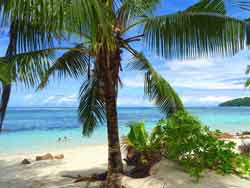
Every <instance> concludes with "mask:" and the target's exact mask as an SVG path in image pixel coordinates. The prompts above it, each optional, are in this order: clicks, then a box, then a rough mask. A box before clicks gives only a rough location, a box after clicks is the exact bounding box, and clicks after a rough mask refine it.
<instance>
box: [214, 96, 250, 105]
mask: <svg viewBox="0 0 250 188" xmlns="http://www.w3.org/2000/svg"><path fill="white" fill-rule="evenodd" d="M219 106H250V97H244V98H238V99H233V100H229V101H226V102H223V103H221V104H219Z"/></svg>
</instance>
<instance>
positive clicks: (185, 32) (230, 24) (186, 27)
mask: <svg viewBox="0 0 250 188" xmlns="http://www.w3.org/2000/svg"><path fill="white" fill-rule="evenodd" d="M204 23H205V24H204ZM246 27H248V25H246V24H244V22H240V21H238V20H235V19H233V18H230V17H225V16H222V15H219V14H215V13H206V12H204V13H203V12H200V13H177V14H172V15H166V16H157V17H152V18H148V20H147V21H146V24H145V28H144V35H145V43H146V45H147V46H148V49H149V50H150V51H152V52H155V53H156V54H157V55H160V56H163V57H165V58H168V59H175V58H178V59H185V58H196V57H207V56H211V55H223V56H225V55H233V54H235V53H236V52H238V51H239V50H240V49H243V48H244V47H245V40H244V39H245V37H246V35H245V34H246V32H245V29H246Z"/></svg>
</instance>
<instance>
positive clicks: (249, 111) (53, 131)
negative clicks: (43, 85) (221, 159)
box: [0, 107, 250, 155]
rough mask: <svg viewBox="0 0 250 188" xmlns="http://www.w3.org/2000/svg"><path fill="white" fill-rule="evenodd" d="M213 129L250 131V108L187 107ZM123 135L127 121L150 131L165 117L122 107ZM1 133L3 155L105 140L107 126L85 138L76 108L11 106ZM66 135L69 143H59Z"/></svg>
mask: <svg viewBox="0 0 250 188" xmlns="http://www.w3.org/2000/svg"><path fill="white" fill-rule="evenodd" d="M187 109H188V111H189V112H191V113H192V114H193V115H195V116H197V117H198V118H199V119H200V120H201V121H202V122H203V123H204V124H205V125H207V126H209V127H210V128H211V129H220V130H222V131H229V132H239V131H250V108H249V107H199V108H198V107H196V108H187ZM118 112H119V129H120V135H125V134H126V133H127V132H128V130H129V129H128V126H127V123H128V122H130V121H144V122H145V124H146V128H147V129H148V130H150V129H152V127H154V125H155V124H156V123H157V121H158V120H159V119H161V118H162V117H163V114H161V113H160V112H159V111H158V110H157V108H145V107H140V108H138V107H136V108H135V107H134V108H119V110H118ZM4 128H5V129H6V131H5V132H3V133H1V134H0V155H1V154H9V153H20V152H30V151H39V150H51V149H55V148H56V149H59V148H65V147H68V148H72V147H76V146H79V145H84V144H87V145H89V144H101V143H106V142H107V141H106V140H107V139H106V138H107V136H106V128H105V126H104V125H100V126H99V127H98V129H97V130H96V131H95V132H94V134H93V135H92V136H91V137H89V138H88V137H83V136H82V132H81V131H82V130H81V124H80V123H79V122H78V121H77V111H76V109H75V108H9V109H8V112H7V115H6V121H5V124H4ZM64 136H66V137H67V138H68V142H67V143H62V142H61V143H58V138H59V137H61V138H62V137H64Z"/></svg>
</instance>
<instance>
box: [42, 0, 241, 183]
mask: <svg viewBox="0 0 250 188" xmlns="http://www.w3.org/2000/svg"><path fill="white" fill-rule="evenodd" d="M115 2H116V3H115ZM100 3H101V4H102V7H105V8H106V9H105V10H106V14H105V19H106V20H105V21H104V22H105V23H106V27H108V28H106V27H105V29H106V30H108V31H109V32H110V35H109V36H108V37H109V38H105V37H103V36H102V34H103V33H104V31H103V30H102V27H101V26H100V24H97V27H98V28H97V30H98V31H99V32H98V33H97V35H96V36H95V41H98V40H100V41H102V43H101V44H100V43H99V46H98V44H95V43H94V42H91V41H90V43H91V44H94V47H92V46H91V48H89V49H88V50H89V52H90V53H89V55H91V56H92V58H91V60H92V63H91V64H92V66H91V67H93V69H92V71H91V74H89V75H88V77H87V78H86V81H85V82H84V83H83V85H82V87H81V89H80V96H79V98H80V105H79V108H78V113H79V119H80V120H81V122H82V123H83V134H85V135H89V134H91V133H92V131H93V130H94V128H95V127H96V126H97V125H99V124H101V123H103V122H104V120H105V119H106V120H107V129H108V141H109V168H108V179H107V185H108V187H119V185H120V183H119V181H118V180H119V179H118V178H117V177H118V176H119V174H120V173H122V160H121V152H120V142H119V133H118V122H117V94H118V89H119V83H121V79H120V77H119V73H120V71H121V70H122V62H121V52H122V50H124V49H125V50H127V51H128V52H129V53H130V54H132V56H133V59H132V61H131V62H129V64H130V67H131V68H133V69H137V70H140V71H142V72H144V74H145V90H144V91H145V94H146V95H147V96H149V99H150V100H151V101H153V102H154V103H155V104H156V105H157V106H158V107H159V108H160V110H161V111H162V112H164V113H166V114H171V113H173V112H175V111H176V110H178V109H182V108H183V105H182V103H181V100H180V99H179V97H178V95H177V94H176V93H175V92H174V90H173V89H172V88H171V86H170V85H169V84H168V83H167V81H166V80H165V79H164V78H163V77H162V76H161V75H160V74H159V73H157V71H156V70H155V69H154V68H153V66H152V65H151V64H150V62H149V61H148V60H147V58H146V57H145V56H144V55H143V54H142V53H140V52H138V51H137V50H136V49H134V48H133V47H132V46H131V43H132V42H135V41H140V40H143V41H144V42H145V43H146V44H147V45H148V47H149V50H151V51H153V52H155V53H156V54H157V55H160V56H163V57H166V58H187V57H188V58H194V57H199V56H208V55H212V54H222V55H227V54H234V53H235V52H237V51H238V50H239V49H241V48H243V46H244V37H245V36H244V30H245V28H244V24H242V23H241V22H239V21H237V20H234V19H233V18H230V17H226V16H224V14H225V8H224V2H223V1H218V0H214V1H201V2H200V3H198V4H196V5H194V6H192V7H190V8H188V9H187V10H185V11H183V12H178V13H176V14H171V15H164V16H149V14H148V12H150V11H151V10H152V9H153V8H154V7H155V6H156V5H157V3H158V1H156V0H151V1H135V0H127V1H122V2H120V4H119V3H118V1H101V2H100ZM211 26H214V27H211ZM136 27H140V28H141V30H142V32H141V33H139V34H137V35H136V36H130V33H129V30H131V29H133V28H136ZM96 46H97V47H96ZM88 50H87V51H88ZM65 61H67V60H65ZM60 65H61V64H60ZM55 67H59V64H57V63H56V64H54V66H52V68H51V70H57V69H56V68H55ZM60 69H61V71H65V70H67V69H69V67H65V68H62V66H60ZM50 74H53V71H50V72H49V74H48V75H47V76H46V79H45V81H44V82H43V84H42V85H43V86H44V83H46V80H47V79H48V77H49V75H50Z"/></svg>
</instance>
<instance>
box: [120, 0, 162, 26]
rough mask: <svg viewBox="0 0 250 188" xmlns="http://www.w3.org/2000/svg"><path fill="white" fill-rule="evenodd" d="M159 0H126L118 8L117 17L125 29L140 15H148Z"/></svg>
mask: <svg viewBox="0 0 250 188" xmlns="http://www.w3.org/2000/svg"><path fill="white" fill-rule="evenodd" d="M159 2H160V0H125V1H123V4H122V6H121V7H119V9H118V10H117V13H116V14H117V19H118V20H119V22H120V23H121V25H122V28H123V29H125V28H126V27H128V26H129V24H132V23H133V22H134V21H135V20H136V19H138V18H139V17H142V16H146V14H147V13H149V12H151V11H152V10H153V9H154V8H155V7H156V5H157V4H158V3H159Z"/></svg>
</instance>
